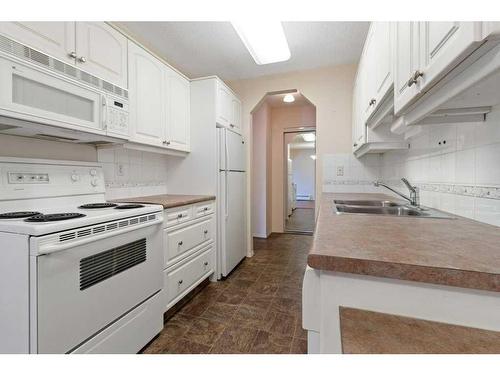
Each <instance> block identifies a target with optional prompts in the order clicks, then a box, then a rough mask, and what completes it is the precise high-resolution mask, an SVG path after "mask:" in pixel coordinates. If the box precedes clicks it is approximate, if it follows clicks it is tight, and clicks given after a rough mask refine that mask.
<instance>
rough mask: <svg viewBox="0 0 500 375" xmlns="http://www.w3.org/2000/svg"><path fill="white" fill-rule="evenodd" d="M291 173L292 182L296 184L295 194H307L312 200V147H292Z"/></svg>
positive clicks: (313, 178)
mask: <svg viewBox="0 0 500 375" xmlns="http://www.w3.org/2000/svg"><path fill="white" fill-rule="evenodd" d="M290 154H291V159H292V175H293V182H294V183H295V184H297V195H308V196H311V197H312V199H313V200H314V199H315V198H314V197H315V191H314V181H315V176H314V171H315V163H316V162H315V160H314V159H312V158H311V155H314V154H315V151H314V149H292V150H291V153H290Z"/></svg>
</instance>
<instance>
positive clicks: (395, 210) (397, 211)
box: [337, 205, 426, 216]
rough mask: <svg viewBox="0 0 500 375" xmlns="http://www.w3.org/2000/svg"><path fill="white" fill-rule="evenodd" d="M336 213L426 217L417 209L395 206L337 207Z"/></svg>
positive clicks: (424, 213)
mask: <svg viewBox="0 0 500 375" xmlns="http://www.w3.org/2000/svg"><path fill="white" fill-rule="evenodd" d="M337 211H338V212H345V213H351V214H378V215H392V216H426V212H424V211H420V210H417V209H413V208H409V207H405V206H397V207H373V206H371V207H370V206H348V205H337Z"/></svg>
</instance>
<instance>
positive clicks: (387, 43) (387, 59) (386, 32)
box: [372, 22, 394, 107]
mask: <svg viewBox="0 0 500 375" xmlns="http://www.w3.org/2000/svg"><path fill="white" fill-rule="evenodd" d="M392 26H393V25H392V24H391V22H374V32H373V37H372V45H373V46H374V48H373V49H372V51H374V56H373V57H374V61H375V67H376V68H375V69H374V71H373V86H372V87H373V90H374V92H373V97H374V98H375V100H376V103H375V104H374V107H376V106H378V105H379V104H380V102H381V101H382V99H383V98H384V96H385V95H386V94H387V92H388V91H389V89H390V87H391V85H392V84H393V82H394V80H393V75H392V62H393V59H392V35H391V34H392Z"/></svg>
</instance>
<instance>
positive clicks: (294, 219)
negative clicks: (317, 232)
mask: <svg viewBox="0 0 500 375" xmlns="http://www.w3.org/2000/svg"><path fill="white" fill-rule="evenodd" d="M314 224H315V222H314V210H313V209H311V208H298V207H297V208H296V209H295V210H293V213H292V214H291V215H290V217H289V218H288V219H287V220H286V222H285V230H286V231H292V232H312V231H313V230H314Z"/></svg>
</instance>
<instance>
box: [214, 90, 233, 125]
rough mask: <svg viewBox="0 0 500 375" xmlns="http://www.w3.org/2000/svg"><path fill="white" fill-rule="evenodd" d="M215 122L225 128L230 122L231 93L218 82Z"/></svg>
mask: <svg viewBox="0 0 500 375" xmlns="http://www.w3.org/2000/svg"><path fill="white" fill-rule="evenodd" d="M217 122H218V123H219V124H220V125H222V126H227V127H229V124H230V122H231V93H230V92H229V89H228V88H227V87H226V86H224V85H223V84H221V83H220V82H219V83H218V84H217Z"/></svg>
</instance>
